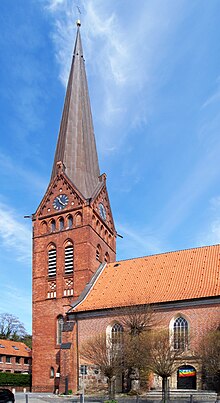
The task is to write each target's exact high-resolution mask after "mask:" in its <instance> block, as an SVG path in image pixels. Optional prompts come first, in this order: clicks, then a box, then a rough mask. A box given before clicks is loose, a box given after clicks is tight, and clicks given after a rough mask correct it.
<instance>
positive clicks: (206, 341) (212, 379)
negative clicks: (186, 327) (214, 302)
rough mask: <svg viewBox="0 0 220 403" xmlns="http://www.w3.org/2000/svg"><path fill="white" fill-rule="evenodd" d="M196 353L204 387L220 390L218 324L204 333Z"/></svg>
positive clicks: (219, 330) (219, 332) (219, 334)
mask: <svg viewBox="0 0 220 403" xmlns="http://www.w3.org/2000/svg"><path fill="white" fill-rule="evenodd" d="M198 354H199V356H200V357H201V361H202V367H203V377H204V381H205V383H206V387H208V388H213V389H215V390H216V391H217V392H220V326H219V327H218V328H217V329H216V330H213V331H211V332H209V333H207V334H206V335H204V337H203V339H202V342H201V344H200V348H199V351H198Z"/></svg>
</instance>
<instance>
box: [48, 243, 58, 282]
mask: <svg viewBox="0 0 220 403" xmlns="http://www.w3.org/2000/svg"><path fill="white" fill-rule="evenodd" d="M56 269H57V251H56V248H55V246H51V247H50V249H49V250H48V276H49V277H53V276H56Z"/></svg>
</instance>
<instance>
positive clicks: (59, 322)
mask: <svg viewBox="0 0 220 403" xmlns="http://www.w3.org/2000/svg"><path fill="white" fill-rule="evenodd" d="M63 323H64V321H63V316H62V315H60V316H58V318H57V344H61V343H62V330H63Z"/></svg>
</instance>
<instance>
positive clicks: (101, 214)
mask: <svg viewBox="0 0 220 403" xmlns="http://www.w3.org/2000/svg"><path fill="white" fill-rule="evenodd" d="M99 214H100V216H101V217H102V219H103V220H106V211H105V207H104V206H103V204H102V203H99Z"/></svg>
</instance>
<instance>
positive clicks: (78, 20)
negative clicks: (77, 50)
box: [75, 4, 82, 27]
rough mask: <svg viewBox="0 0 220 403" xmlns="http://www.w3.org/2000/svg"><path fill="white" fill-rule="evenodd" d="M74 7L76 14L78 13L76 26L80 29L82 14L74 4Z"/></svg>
mask: <svg viewBox="0 0 220 403" xmlns="http://www.w3.org/2000/svg"><path fill="white" fill-rule="evenodd" d="M75 6H76V9H77V12H78V19H77V21H76V25H77V26H78V27H80V25H81V22H80V16H81V14H82V13H81V10H80V7H79V6H78V5H77V4H75Z"/></svg>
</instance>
